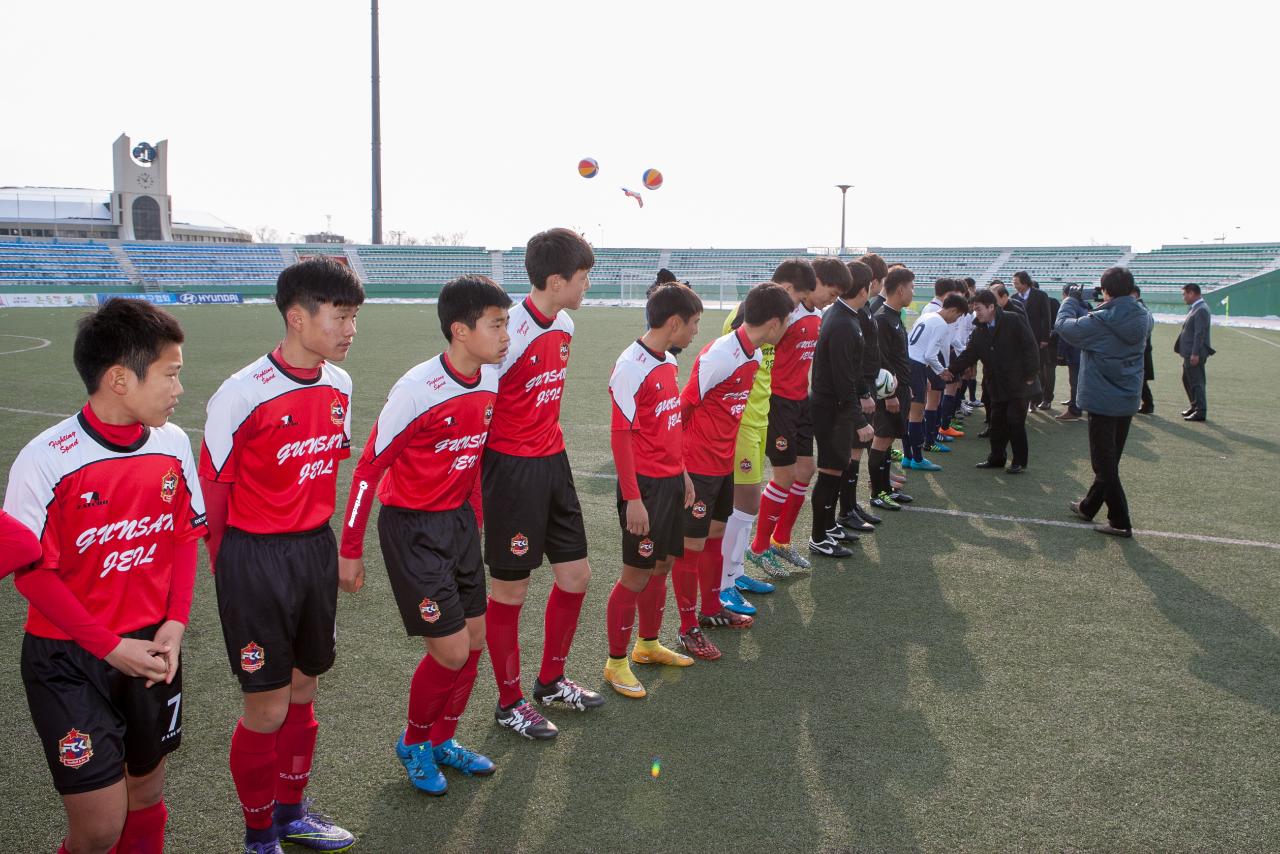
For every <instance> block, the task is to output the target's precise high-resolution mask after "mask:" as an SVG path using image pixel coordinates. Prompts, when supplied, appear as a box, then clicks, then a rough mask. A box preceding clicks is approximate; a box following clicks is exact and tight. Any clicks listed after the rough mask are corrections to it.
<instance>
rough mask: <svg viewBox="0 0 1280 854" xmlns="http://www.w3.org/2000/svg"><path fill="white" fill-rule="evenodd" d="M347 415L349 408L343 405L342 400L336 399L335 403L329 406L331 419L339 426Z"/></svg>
mask: <svg viewBox="0 0 1280 854" xmlns="http://www.w3.org/2000/svg"><path fill="white" fill-rule="evenodd" d="M346 417H347V410H346V409H345V408H344V407H343V405H342V401H340V400H335V401H334V402H333V405H332V406H330V407H329V420H330V421H332V422H333V423H334V424H337V425H339V426H341V425H342V422H343V421H344V420H345V419H346Z"/></svg>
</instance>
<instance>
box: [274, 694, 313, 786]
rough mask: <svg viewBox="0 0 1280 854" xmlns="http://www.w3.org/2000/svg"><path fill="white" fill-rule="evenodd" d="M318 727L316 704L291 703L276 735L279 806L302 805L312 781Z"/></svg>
mask: <svg viewBox="0 0 1280 854" xmlns="http://www.w3.org/2000/svg"><path fill="white" fill-rule="evenodd" d="M319 730H320V724H318V723H316V714H315V705H314V704H313V703H290V704H289V711H288V713H286V714H285V717H284V725H283V726H281V727H280V731H279V732H278V733H276V771H277V772H278V777H277V779H276V802H277V803H281V804H300V803H302V790H303V789H305V788H306V787H307V781H308V780H310V779H311V758H312V757H313V756H314V755H315V752H316V733H317V732H319Z"/></svg>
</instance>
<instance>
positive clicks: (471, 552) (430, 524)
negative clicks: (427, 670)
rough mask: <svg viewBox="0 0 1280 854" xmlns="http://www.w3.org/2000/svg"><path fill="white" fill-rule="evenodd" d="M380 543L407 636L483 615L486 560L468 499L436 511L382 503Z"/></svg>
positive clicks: (450, 630)
mask: <svg viewBox="0 0 1280 854" xmlns="http://www.w3.org/2000/svg"><path fill="white" fill-rule="evenodd" d="M378 542H380V543H381V544H382V560H383V563H385V564H386V565H387V575H389V576H390V577H391V592H392V593H394V594H395V597H396V605H398V606H399V608H400V619H401V621H402V622H403V623H404V630H405V631H406V632H408V633H409V634H410V635H412V636H414V637H428V638H443V637H448V636H449V635H452V634H455V633H457V632H460V631H462V630H463V629H464V628H465V627H466V621H467V620H469V619H471V618H473V617H483V616H484V610H485V601H486V599H485V590H484V562H483V561H481V560H480V531H479V530H478V529H477V528H476V514H475V511H473V510H472V509H471V505H470V504H464V505H462V506H461V507H458V508H457V509H454V510H443V511H439V512H424V511H421V510H407V509H405V508H403V507H385V506H384V507H383V508H382V511H381V512H380V513H379V514H378Z"/></svg>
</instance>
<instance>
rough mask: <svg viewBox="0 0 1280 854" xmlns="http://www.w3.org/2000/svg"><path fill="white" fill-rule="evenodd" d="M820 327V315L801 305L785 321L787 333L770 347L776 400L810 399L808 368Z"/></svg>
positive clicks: (810, 364) (820, 313) (816, 311)
mask: <svg viewBox="0 0 1280 854" xmlns="http://www.w3.org/2000/svg"><path fill="white" fill-rule="evenodd" d="M821 325H822V312H820V311H818V310H817V309H816V308H805V306H804V303H797V304H796V307H795V310H794V311H792V312H791V315H790V316H789V317H788V318H787V331H786V332H784V333H782V340H781V341H779V342H778V346H777V347H774V348H773V393H774V394H776V395H777V396H778V397H785V398H786V399H787V400H804V399H806V398H807V397H808V396H809V368H811V367H813V351H814V349H816V348H817V346H818V327H819V326H821Z"/></svg>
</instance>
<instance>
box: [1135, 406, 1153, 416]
mask: <svg viewBox="0 0 1280 854" xmlns="http://www.w3.org/2000/svg"><path fill="white" fill-rule="evenodd" d="M1155 411H1156V408H1155V407H1154V406H1139V407H1138V414H1139V415H1150V414H1151V413H1153V412H1155Z"/></svg>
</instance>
